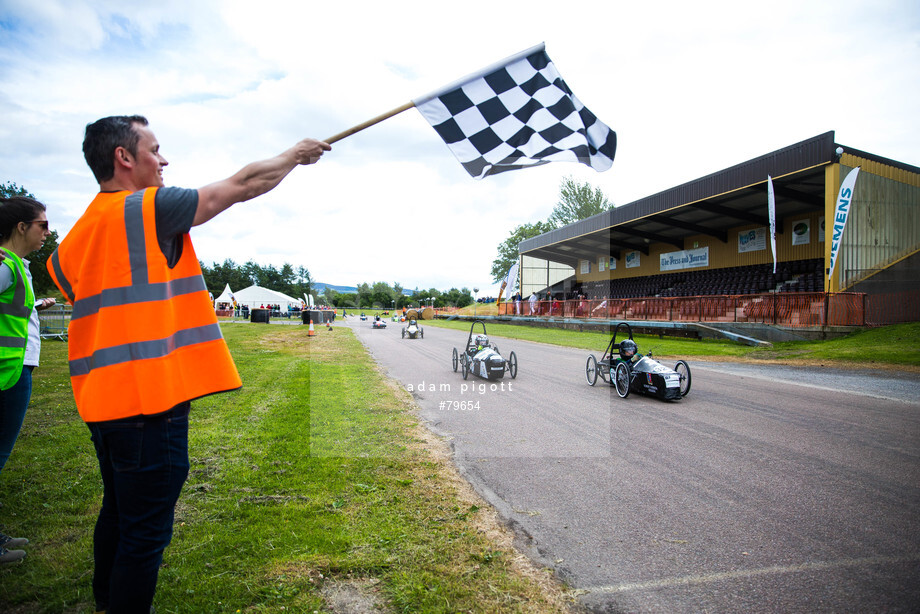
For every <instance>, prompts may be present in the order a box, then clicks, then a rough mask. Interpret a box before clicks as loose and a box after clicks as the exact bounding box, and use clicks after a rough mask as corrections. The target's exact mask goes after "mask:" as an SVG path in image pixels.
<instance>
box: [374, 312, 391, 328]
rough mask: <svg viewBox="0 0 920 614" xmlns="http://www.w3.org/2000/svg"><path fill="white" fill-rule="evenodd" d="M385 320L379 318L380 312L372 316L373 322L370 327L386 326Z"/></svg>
mask: <svg viewBox="0 0 920 614" xmlns="http://www.w3.org/2000/svg"><path fill="white" fill-rule="evenodd" d="M386 327H387V323H386V321H384V320H382V319H381V318H380V314H378V315H375V316H374V322H373V323H372V324H371V328H386Z"/></svg>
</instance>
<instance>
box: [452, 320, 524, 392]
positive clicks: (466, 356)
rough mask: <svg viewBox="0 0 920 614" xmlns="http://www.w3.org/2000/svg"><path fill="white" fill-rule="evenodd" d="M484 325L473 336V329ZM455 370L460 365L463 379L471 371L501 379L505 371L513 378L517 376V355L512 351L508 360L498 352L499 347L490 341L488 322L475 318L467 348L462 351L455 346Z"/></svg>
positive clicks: (490, 377) (492, 378)
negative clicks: (487, 328)
mask: <svg viewBox="0 0 920 614" xmlns="http://www.w3.org/2000/svg"><path fill="white" fill-rule="evenodd" d="M477 324H479V325H481V326H482V333H481V334H478V335H476V337H475V338H473V329H475V328H476V325H477ZM451 362H452V364H453V367H454V372H455V373H456V372H457V367H458V366H459V367H460V368H461V370H462V373H463V379H466V378H467V377H469V374H470V373H473V374H474V375H477V376H479V377H481V378H484V379H490V380H494V379H501V378H503V377H504V376H505V372H506V371H507V372H508V373H510V374H511V379H514V378H516V377H517V366H518V363H517V355H516V354H515V353H514V352H511V353H510V354H509V355H508V360H505V359H504V358H502V355H501V354H499V352H498V347H496V346H495V345H493V344H492V342H491V341H489V337H488V335H486V323H485V322H483V321H482V320H475V321H474V322H473V324H472V325H471V326H470V336H469V337H468V338H467V340H466V349H465V350H464V351H463V352H462V353H461V352H458V351H457V348H454V354H453V357H452V359H451Z"/></svg>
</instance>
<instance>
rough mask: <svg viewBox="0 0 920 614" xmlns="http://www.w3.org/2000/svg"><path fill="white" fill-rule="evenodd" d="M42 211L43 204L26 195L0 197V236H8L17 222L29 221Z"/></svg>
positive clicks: (11, 233) (4, 237)
mask: <svg viewBox="0 0 920 614" xmlns="http://www.w3.org/2000/svg"><path fill="white" fill-rule="evenodd" d="M43 211H45V205H43V204H42V203H40V202H38V201H37V200H35V199H34V198H29V197H28V196H11V197H10V198H0V237H2V239H3V240H6V239H8V238H10V237H11V236H12V235H13V229H14V228H16V225H17V224H19V222H26V223H29V222H31V221H33V220H34V219H35V218H36V217H37V216H38V214H39V213H41V212H43Z"/></svg>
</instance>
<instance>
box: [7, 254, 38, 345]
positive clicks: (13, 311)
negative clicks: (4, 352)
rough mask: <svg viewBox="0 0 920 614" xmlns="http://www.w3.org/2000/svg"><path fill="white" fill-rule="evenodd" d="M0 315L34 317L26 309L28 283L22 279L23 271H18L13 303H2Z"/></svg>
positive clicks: (29, 310) (30, 311)
mask: <svg viewBox="0 0 920 614" xmlns="http://www.w3.org/2000/svg"><path fill="white" fill-rule="evenodd" d="M0 315H5V316H14V317H17V318H28V317H29V316H31V315H32V310H31V309H29V308H27V307H26V282H25V280H24V279H22V272H21V271H16V287H15V288H14V289H13V302H12V303H0ZM5 347H15V346H5Z"/></svg>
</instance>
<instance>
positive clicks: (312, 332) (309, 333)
mask: <svg viewBox="0 0 920 614" xmlns="http://www.w3.org/2000/svg"><path fill="white" fill-rule="evenodd" d="M315 335H316V331H315V330H313V318H310V330H309V332H307V337H313V336H315Z"/></svg>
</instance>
